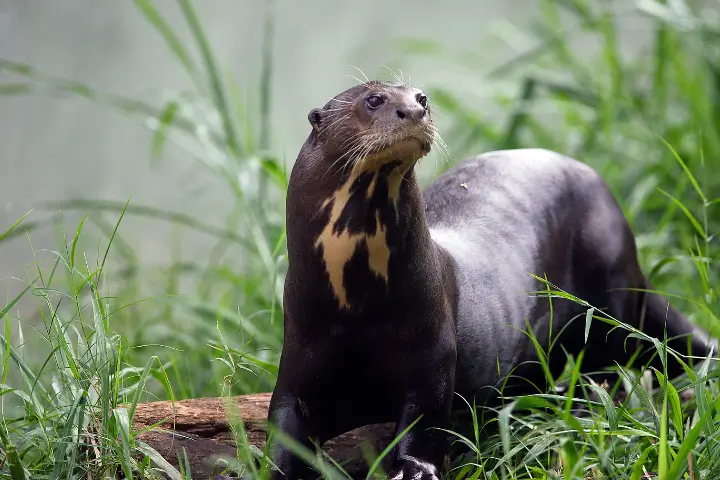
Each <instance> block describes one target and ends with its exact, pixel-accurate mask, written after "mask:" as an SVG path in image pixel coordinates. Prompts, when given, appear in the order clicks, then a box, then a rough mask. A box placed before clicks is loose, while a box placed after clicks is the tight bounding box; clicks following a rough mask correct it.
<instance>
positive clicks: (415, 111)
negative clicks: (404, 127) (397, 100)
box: [396, 104, 427, 122]
mask: <svg viewBox="0 0 720 480" xmlns="http://www.w3.org/2000/svg"><path fill="white" fill-rule="evenodd" d="M396 113H397V116H398V117H399V118H401V119H402V120H405V119H407V120H412V121H414V122H418V121H420V120H421V119H422V118H423V117H424V116H425V114H426V113H427V112H426V111H425V109H424V108H423V107H422V106H420V105H418V104H416V105H400V106H398V107H397V110H396Z"/></svg>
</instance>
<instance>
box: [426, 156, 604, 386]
mask: <svg viewBox="0 0 720 480" xmlns="http://www.w3.org/2000/svg"><path fill="white" fill-rule="evenodd" d="M598 186H600V187H601V188H603V184H602V182H601V181H600V180H599V177H598V176H597V174H596V173H595V172H594V171H593V170H592V169H590V168H589V167H588V166H586V165H584V164H582V163H580V162H579V161H577V160H573V159H571V158H568V157H566V156H563V155H561V154H559V153H555V152H551V151H548V150H543V149H519V150H506V151H497V152H489V153H486V154H483V155H479V156H477V157H473V158H471V159H469V160H466V161H464V162H462V163H461V164H459V165H457V166H455V167H453V168H452V169H450V170H448V171H447V172H445V173H444V174H442V175H441V176H440V177H438V178H437V179H436V180H435V181H434V182H433V183H431V184H430V185H429V186H428V187H427V188H426V189H425V190H424V191H423V199H424V201H425V205H426V207H425V208H426V214H427V220H428V226H429V228H430V233H431V236H432V238H433V240H434V241H435V243H436V244H438V245H439V246H440V247H442V248H443V249H444V250H445V251H446V252H447V253H448V254H449V255H450V256H451V257H452V259H453V263H454V270H455V277H456V281H457V285H458V289H459V292H460V295H459V300H458V305H457V311H458V318H457V323H458V328H457V331H458V341H459V346H460V348H459V352H458V372H457V373H458V379H457V380H458V386H459V387H460V388H461V389H462V390H466V389H467V388H470V389H472V386H473V385H474V384H492V383H494V381H495V380H496V379H497V374H498V370H497V365H498V359H499V360H500V361H499V364H500V365H503V367H505V370H507V369H509V368H512V366H513V365H514V364H515V363H516V362H517V361H522V357H523V356H524V354H525V353H527V354H531V353H532V346H531V345H530V344H529V342H528V339H527V336H526V335H525V334H524V333H522V332H521V331H518V329H520V330H523V329H524V328H525V321H526V320H530V321H532V320H533V317H534V316H537V315H540V314H542V309H537V308H536V306H537V302H538V300H537V298H535V297H532V296H529V295H528V292H532V291H536V290H537V289H538V282H537V281H536V280H535V279H534V278H533V277H532V276H531V275H530V274H534V275H538V276H541V277H542V276H543V275H547V276H548V278H550V279H551V281H552V282H553V283H555V284H556V285H562V284H563V283H566V282H565V281H563V280H569V278H567V276H568V275H571V274H572V268H571V262H572V258H571V250H572V235H568V232H574V231H575V229H576V228H578V227H580V225H575V224H574V222H576V221H577V220H578V219H579V218H583V217H584V214H583V211H584V210H585V209H586V208H585V206H584V205H583V202H584V201H585V200H584V199H585V198H586V195H587V194H591V193H590V192H588V191H587V188H586V187H590V188H591V190H593V189H594V190H597V187H598ZM561 232H562V233H561ZM551 251H552V254H550V253H551ZM549 258H552V263H550V262H548V261H547V260H546V259H549ZM481 338H483V339H487V338H496V339H498V341H496V342H491V343H488V342H485V341H480V339H481ZM507 373H508V372H507V371H502V372H500V374H501V375H504V374H507ZM463 387H465V388H463Z"/></svg>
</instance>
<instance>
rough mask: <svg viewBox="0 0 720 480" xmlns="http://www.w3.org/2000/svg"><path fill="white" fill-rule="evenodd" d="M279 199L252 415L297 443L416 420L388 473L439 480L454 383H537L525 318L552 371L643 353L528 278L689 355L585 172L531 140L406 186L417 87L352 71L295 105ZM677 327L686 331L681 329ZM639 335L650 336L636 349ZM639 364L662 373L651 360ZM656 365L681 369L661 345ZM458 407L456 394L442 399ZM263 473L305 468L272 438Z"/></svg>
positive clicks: (601, 189) (487, 387)
mask: <svg viewBox="0 0 720 480" xmlns="http://www.w3.org/2000/svg"><path fill="white" fill-rule="evenodd" d="M308 119H309V121H310V124H311V125H312V132H311V133H310V135H309V136H308V138H307V140H306V142H305V144H304V145H303V147H302V149H301V151H300V154H299V155H298V158H297V160H296V162H295V165H294V167H293V170H292V174H291V177H290V183H289V188H288V193H287V218H286V222H287V246H288V255H289V268H288V273H287V277H286V281H285V291H284V309H285V338H284V347H283V351H282V356H281V360H280V366H279V375H278V380H277V386H276V388H275V391H274V392H273V397H272V401H271V406H270V412H269V421H270V422H271V423H272V424H274V425H276V426H277V427H278V428H279V430H280V431H281V432H283V433H284V434H286V435H289V436H291V437H293V438H294V439H295V440H297V441H299V442H300V443H301V444H302V445H304V446H307V447H310V446H311V445H312V443H311V442H316V443H317V444H320V445H321V444H322V443H323V442H325V441H326V440H328V439H330V438H332V437H335V436H337V435H338V434H340V433H342V432H345V431H348V430H351V429H353V428H355V427H358V426H361V425H366V424H371V423H384V422H396V429H397V431H398V432H400V431H402V430H403V429H405V428H406V427H408V426H409V425H410V424H412V422H414V421H416V420H417V419H418V418H419V420H418V421H417V423H416V424H415V425H414V427H413V428H412V429H411V430H410V431H409V433H408V434H407V435H405V436H404V437H403V439H402V440H401V441H400V442H399V443H398V444H397V446H396V447H395V449H394V452H393V454H392V455H393V458H392V462H391V463H392V469H391V471H390V476H391V478H393V479H401V478H403V479H411V478H412V479H431V478H439V476H440V472H439V469H440V466H441V463H442V459H443V456H444V453H445V451H446V448H447V445H446V438H445V435H444V434H443V433H442V432H440V431H438V430H437V429H433V428H429V427H441V428H447V427H448V423H449V418H450V412H451V409H452V407H453V403H454V402H457V397H456V395H455V394H454V393H455V392H457V393H458V394H460V395H462V396H463V397H465V398H466V399H467V400H468V401H470V402H471V403H472V402H473V401H475V402H476V403H477V404H478V405H483V404H484V405H491V404H494V403H495V402H497V401H498V395H497V392H496V390H495V389H496V388H503V394H504V395H519V394H525V393H533V392H536V391H537V390H535V388H533V385H535V386H537V385H542V386H544V385H545V380H544V379H545V376H544V373H543V370H542V368H541V366H540V364H539V363H538V362H537V353H536V349H535V346H534V345H533V343H532V341H531V339H530V337H529V336H528V335H527V332H526V328H527V326H528V325H530V326H531V327H532V330H533V334H534V336H535V337H536V338H537V340H538V342H539V344H540V346H541V347H542V348H543V350H545V351H547V350H548V347H549V345H550V344H551V342H554V346H553V349H552V351H551V353H550V355H549V358H548V364H549V368H550V371H551V374H552V375H553V376H557V375H559V373H560V372H561V369H562V368H563V366H564V365H565V362H566V359H567V357H566V352H567V353H569V354H572V355H577V354H578V353H579V352H580V351H581V350H583V349H584V350H585V356H584V361H583V366H582V369H583V371H597V370H601V369H603V368H604V367H608V366H614V365H615V364H616V363H618V364H621V365H624V364H626V363H628V361H630V360H631V358H632V357H633V355H634V354H635V353H636V347H639V348H642V349H644V350H645V353H643V355H640V357H639V359H636V360H635V364H636V365H637V364H638V362H640V361H643V360H645V361H647V360H648V359H649V358H650V355H651V354H652V353H654V347H652V344H651V343H647V342H641V343H640V344H639V345H636V342H630V341H628V342H626V337H627V335H628V333H629V332H628V331H627V330H623V329H615V330H612V331H611V329H612V325H610V324H607V323H603V322H601V321H597V320H595V321H593V323H592V325H591V328H590V331H589V334H588V338H587V342H586V341H585V334H586V332H585V327H586V324H585V312H586V311H587V307H584V306H582V305H580V304H578V303H575V302H572V301H569V300H565V299H560V298H553V299H552V312H551V310H550V303H549V302H548V299H546V298H542V297H540V296H537V295H531V294H530V292H536V291H541V290H544V289H546V288H547V287H546V285H544V284H543V283H541V282H539V281H538V280H537V279H536V278H534V277H533V276H532V275H531V274H533V275H536V276H538V277H541V278H547V280H548V281H549V282H551V283H552V284H553V285H555V286H557V287H558V288H559V289H561V290H564V291H566V292H569V293H571V294H572V295H574V296H576V297H578V298H580V299H583V300H585V301H587V302H589V303H590V304H591V305H592V306H594V307H596V308H598V309H602V310H603V311H605V312H606V313H607V314H608V315H610V316H611V317H613V318H615V319H617V320H619V321H621V322H624V323H626V324H629V325H630V326H632V327H634V328H638V329H641V330H642V331H643V332H644V333H645V334H647V335H649V336H652V337H655V338H659V339H660V340H662V339H663V338H664V337H665V330H667V337H668V345H669V346H670V348H672V349H674V350H676V351H678V352H681V353H687V352H688V346H689V347H690V349H689V350H690V353H691V354H692V355H693V356H698V357H705V356H707V355H708V354H709V352H710V347H709V343H708V341H707V339H706V337H705V336H704V335H703V334H702V333H701V332H698V331H695V329H694V327H693V325H692V324H691V323H690V322H689V321H688V320H686V319H685V318H684V317H683V316H682V315H681V314H680V313H678V312H677V311H676V310H675V309H673V308H672V307H669V306H668V305H667V302H666V300H665V299H663V298H662V297H661V296H659V295H656V294H652V293H647V292H642V291H640V290H643V289H652V286H651V285H650V284H649V283H648V281H647V280H646V278H645V276H644V275H643V273H642V271H641V269H640V267H639V265H638V261H637V254H636V249H635V242H634V238H633V235H632V232H631V230H630V228H629V226H628V223H627V221H626V219H625V218H624V216H623V214H622V211H621V210H620V208H619V206H618V205H617V203H616V201H615V200H614V198H613V196H612V194H611V193H610V191H609V189H608V188H607V186H606V185H605V183H604V182H603V180H602V179H601V178H600V177H599V176H598V175H597V174H596V172H594V171H593V170H592V169H591V168H590V167H588V166H586V165H584V164H583V163H580V162H579V161H577V160H574V159H571V158H568V157H567V156H563V155H561V154H559V153H555V152H551V151H547V150H542V149H520V150H509V151H497V152H490V153H486V154H483V155H479V156H477V157H474V158H471V159H468V160H466V161H464V162H462V163H461V164H459V165H457V166H455V167H454V168H451V169H450V170H448V171H447V172H445V173H444V174H442V175H441V176H440V177H439V178H437V179H436V180H435V181H434V182H433V183H432V184H430V185H429V186H428V187H427V188H426V189H425V190H424V191H422V192H421V190H420V187H419V185H418V181H417V177H416V174H415V172H414V166H415V164H416V162H417V161H418V160H419V159H420V158H422V157H423V156H425V155H426V154H427V153H428V152H429V151H430V147H431V145H432V144H433V142H434V141H435V137H436V134H435V127H434V125H433V121H432V114H431V111H430V106H429V104H428V100H427V97H426V96H425V94H424V93H423V92H421V91H420V90H418V89H415V88H412V87H409V86H405V85H395V84H387V83H381V82H367V83H365V84H362V85H358V86H355V87H353V88H350V89H348V90H347V91H345V92H343V93H341V94H339V95H338V96H336V97H334V98H333V99H332V100H331V101H330V102H328V103H327V104H326V105H325V106H324V107H323V108H322V109H320V108H317V109H313V110H312V111H311V112H310V114H309V115H308ZM688 335H689V336H690V337H689V338H690V340H689V341H688V338H686V337H687V336H688ZM648 346H650V348H648ZM650 365H652V366H654V367H656V368H659V369H660V370H662V368H663V367H662V365H661V363H660V361H659V359H658V358H657V355H656V356H655V358H654V359H652V360H651V361H650ZM668 371H669V374H670V375H671V376H677V375H679V374H681V373H682V371H683V369H682V367H681V364H680V363H678V362H677V361H675V360H674V358H673V357H671V356H668ZM456 406H460V407H465V404H464V403H463V404H461V405H456ZM274 460H275V462H276V464H277V466H278V468H279V469H280V470H281V471H282V472H283V473H284V475H285V476H283V474H281V473H280V472H279V471H274V472H273V478H311V477H314V476H317V475H313V473H312V472H311V471H310V470H309V469H308V467H307V466H306V464H305V463H304V462H303V461H302V460H300V459H298V458H297V457H296V456H294V455H293V454H291V453H290V451H289V450H288V449H287V448H285V447H284V446H283V445H282V444H280V443H277V444H276V445H275V449H274Z"/></svg>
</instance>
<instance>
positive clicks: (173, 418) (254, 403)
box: [133, 393, 394, 480]
mask: <svg viewBox="0 0 720 480" xmlns="http://www.w3.org/2000/svg"><path fill="white" fill-rule="evenodd" d="M224 402H230V405H229V406H230V409H228V410H227V411H226V408H225V405H224ZM269 404H270V394H269V393H259V394H254V395H243V396H239V397H233V398H232V399H220V398H196V399H191V400H180V401H176V402H174V403H173V402H151V403H143V404H139V405H138V406H137V409H136V411H135V415H134V416H133V426H134V429H135V431H137V430H139V429H147V428H151V427H152V428H151V429H150V430H148V431H147V432H144V433H142V434H141V435H140V436H139V437H138V438H139V439H140V440H142V441H143V442H145V443H147V444H148V445H150V446H151V447H153V448H154V449H155V450H157V451H158V453H160V455H162V456H163V458H164V459H165V460H167V461H168V462H170V463H171V464H172V465H174V466H175V467H176V468H177V467H178V458H182V456H183V448H184V449H185V454H186V455H187V458H188V460H189V463H190V466H191V469H192V476H193V478H194V479H198V480H204V479H210V478H212V476H213V474H214V473H213V466H214V464H215V462H216V460H217V459H218V458H222V457H226V458H236V457H237V453H236V449H235V444H234V442H233V438H232V431H231V430H230V422H229V421H228V418H227V416H228V413H230V415H233V407H238V410H235V411H237V412H238V413H241V414H242V419H243V424H244V426H245V430H246V432H247V437H248V441H249V442H250V443H251V444H252V445H255V446H257V447H258V448H259V449H261V450H262V449H263V448H264V446H265V425H266V418H267V411H268V407H269ZM393 428H394V425H393V424H391V423H389V424H380V425H369V426H367V427H362V428H359V429H356V430H353V431H352V432H348V433H346V434H344V435H341V436H339V437H336V438H334V439H332V440H330V441H328V442H327V443H326V444H325V445H324V446H323V450H324V451H326V452H327V453H328V454H329V455H330V456H331V457H332V458H333V459H335V460H336V461H338V462H340V463H341V464H342V465H343V468H345V470H346V471H347V472H348V473H349V474H350V475H352V476H353V477H354V478H355V477H358V476H363V477H364V473H366V472H367V462H366V461H365V460H364V458H363V455H362V450H361V447H360V445H361V443H362V442H368V443H369V445H370V446H371V447H372V448H373V449H374V451H376V452H380V451H382V450H383V449H384V448H385V447H386V446H387V444H388V443H389V442H390V441H391V440H392V438H393ZM343 462H347V463H343ZM216 471H217V470H216Z"/></svg>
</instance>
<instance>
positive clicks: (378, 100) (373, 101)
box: [365, 95, 385, 110]
mask: <svg viewBox="0 0 720 480" xmlns="http://www.w3.org/2000/svg"><path fill="white" fill-rule="evenodd" d="M365 103H366V104H367V106H368V108H369V109H371V110H375V109H376V108H378V107H380V105H382V104H383V103H385V100H383V98H382V97H381V96H380V95H370V96H369V97H368V98H367V100H365Z"/></svg>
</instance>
